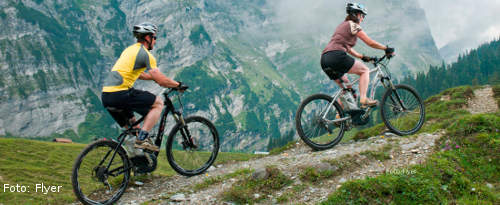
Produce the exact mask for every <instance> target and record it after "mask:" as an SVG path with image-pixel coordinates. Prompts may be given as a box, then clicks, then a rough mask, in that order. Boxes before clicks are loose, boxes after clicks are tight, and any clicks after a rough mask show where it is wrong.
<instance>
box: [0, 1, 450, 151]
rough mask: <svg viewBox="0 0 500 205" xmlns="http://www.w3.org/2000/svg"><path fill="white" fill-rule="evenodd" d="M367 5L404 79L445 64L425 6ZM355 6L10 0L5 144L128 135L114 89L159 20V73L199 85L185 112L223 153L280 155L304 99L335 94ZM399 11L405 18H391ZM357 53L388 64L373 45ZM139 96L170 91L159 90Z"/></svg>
mask: <svg viewBox="0 0 500 205" xmlns="http://www.w3.org/2000/svg"><path fill="white" fill-rule="evenodd" d="M363 3H365V4H366V6H367V7H368V8H369V14H368V16H367V18H366V21H365V22H364V23H363V24H362V25H361V26H362V27H363V28H364V30H365V31H366V32H367V33H368V34H369V35H370V36H371V37H372V38H373V39H375V40H377V41H379V42H381V43H384V44H390V45H391V46H394V47H395V48H396V49H397V54H398V56H397V58H395V60H394V61H393V62H391V66H392V67H391V68H392V71H393V73H394V74H395V75H396V76H403V75H407V74H410V73H417V72H418V71H423V70H426V69H427V68H428V65H430V64H436V63H439V62H440V56H439V53H438V50H437V47H436V45H435V42H434V40H433V38H432V35H431V33H430V31H429V26H428V24H427V21H426V18H425V15H424V13H423V10H422V9H421V8H419V6H418V4H417V2H416V0H415V1H404V2H400V1H394V0H377V1H365V2H363ZM344 7H345V5H344V2H331V1H326V0H320V1H314V2H303V1H296V0H292V1H285V0H280V1H263V0H258V1H250V0H244V1H237V2H234V1H223V0H206V1H190V0H186V1H164V0H153V1H132V0H125V1H117V0H110V1H91V0H88V1H81V0H79V1H76V0H74V1H62V2H61V1H51V0H49V1H41V0H22V1H14V0H7V1H2V2H0V23H1V24H2V25H4V27H5V28H7V29H2V30H0V71H1V73H2V75H1V76H0V99H1V100H0V114H1V115H2V116H4V117H2V119H1V120H0V135H11V136H21V137H33V136H38V137H50V136H51V135H53V133H59V134H64V135H65V136H67V137H70V138H73V139H74V140H76V141H81V142H88V141H89V140H91V139H93V138H94V137H106V136H107V135H110V134H108V133H116V131H117V129H116V125H115V123H114V122H113V121H112V119H111V118H110V117H109V115H108V114H107V113H106V111H105V110H103V109H102V107H101V105H100V101H99V96H100V90H101V86H102V81H103V78H104V76H105V73H106V72H108V71H109V70H110V69H111V66H112V65H113V64H114V62H115V60H116V59H117V58H118V56H119V55H120V53H121V51H122V50H123V49H125V48H126V47H127V46H128V45H130V44H132V43H134V39H133V37H132V35H131V32H130V28H131V27H132V25H134V24H136V23H139V22H142V21H145V20H148V21H151V22H153V23H156V24H157V25H158V26H159V33H158V41H157V45H156V48H155V50H153V55H154V56H155V57H156V59H157V61H158V66H159V68H160V69H161V70H162V72H164V73H166V74H167V75H168V76H169V77H172V78H174V79H175V80H179V81H182V82H184V83H186V84H188V85H190V87H191V88H190V92H187V93H186V94H185V96H184V98H183V99H184V103H185V113H186V114H188V115H190V114H195V115H202V116H205V117H207V118H209V119H211V120H212V121H213V122H214V123H215V124H216V126H217V128H218V130H219V133H220V135H221V139H222V150H224V151H252V150H267V149H268V148H272V147H275V146H278V145H280V144H283V143H284V142H286V141H288V140H289V139H291V138H293V137H294V135H295V129H294V126H293V122H292V121H293V117H294V113H295V110H296V108H297V105H298V103H299V102H300V100H301V99H302V98H304V97H306V96H307V95H309V94H311V93H313V92H318V91H320V90H323V91H325V90H331V88H333V84H332V83H331V82H329V80H328V78H327V77H326V75H324V74H323V73H322V71H321V69H320V66H319V58H320V53H321V51H322V50H323V48H324V46H325V45H326V43H327V42H328V40H329V38H330V36H331V35H332V34H333V31H334V29H335V27H336V26H337V25H338V24H339V23H340V22H341V21H342V20H343V19H344V17H345V10H344ZM393 8H398V9H393ZM388 11H395V12H391V13H390V15H391V18H387V17H388V15H389V13H388ZM408 22H412V23H411V24H408ZM356 48H357V50H358V51H360V52H362V53H366V54H368V55H382V54H383V51H380V50H378V51H377V50H374V49H369V48H367V47H366V46H365V45H364V44H363V43H362V42H361V41H358V46H357V47H356ZM136 87H138V88H141V89H146V90H150V91H152V92H153V93H155V94H160V93H161V91H162V88H160V87H158V86H157V85H155V84H154V83H152V82H144V81H138V82H136ZM172 125H173V124H172V123H169V126H172ZM167 130H168V129H167Z"/></svg>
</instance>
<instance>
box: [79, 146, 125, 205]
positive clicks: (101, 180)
mask: <svg viewBox="0 0 500 205" xmlns="http://www.w3.org/2000/svg"><path fill="white" fill-rule="evenodd" d="M116 146H118V143H116V142H113V141H109V140H100V141H96V142H94V143H92V144H90V145H88V146H87V147H86V148H85V149H83V150H82V152H81V153H80V155H79V156H78V158H77V159H76V161H75V164H74V166H73V172H72V177H71V182H72V184H73V192H74V193H75V195H76V197H77V198H78V200H80V201H81V202H82V203H83V204H113V203H114V202H116V201H117V200H118V199H120V197H121V196H122V195H123V193H124V192H125V189H126V188H127V185H128V181H129V178H130V169H129V163H128V158H127V154H126V153H125V150H123V148H121V147H119V148H118V150H117V152H116V155H115V156H114V157H113V154H114V150H115V147H116ZM110 161H111V163H110ZM108 164H111V166H109V167H108Z"/></svg>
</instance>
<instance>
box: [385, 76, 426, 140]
mask: <svg viewBox="0 0 500 205" xmlns="http://www.w3.org/2000/svg"><path fill="white" fill-rule="evenodd" d="M394 87H395V88H396V89H394V90H393V89H387V91H386V92H385V94H384V96H383V97H382V106H381V108H380V114H381V116H382V120H383V121H384V123H385V125H386V126H387V128H389V130H391V131H392V132H394V133H396V134H398V135H410V134H414V133H416V132H417V131H418V130H420V128H421V127H422V125H423V124H424V120H425V108H424V103H423V102H422V99H421V98H420V96H419V95H418V93H417V91H415V89H413V88H412V87H410V86H408V85H402V84H400V85H395V86H394Z"/></svg>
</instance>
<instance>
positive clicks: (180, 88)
mask: <svg viewBox="0 0 500 205" xmlns="http://www.w3.org/2000/svg"><path fill="white" fill-rule="evenodd" d="M188 88H189V86H187V85H185V84H181V87H174V88H168V90H166V91H165V92H163V94H166V95H169V94H170V93H171V92H173V91H177V92H184V91H186V90H187V89H188Z"/></svg>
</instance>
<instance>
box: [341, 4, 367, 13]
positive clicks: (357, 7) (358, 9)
mask: <svg viewBox="0 0 500 205" xmlns="http://www.w3.org/2000/svg"><path fill="white" fill-rule="evenodd" d="M346 12H347V14H356V13H362V14H364V15H367V14H368V13H367V12H366V8H365V6H364V5H363V4H358V3H347V6H346Z"/></svg>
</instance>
